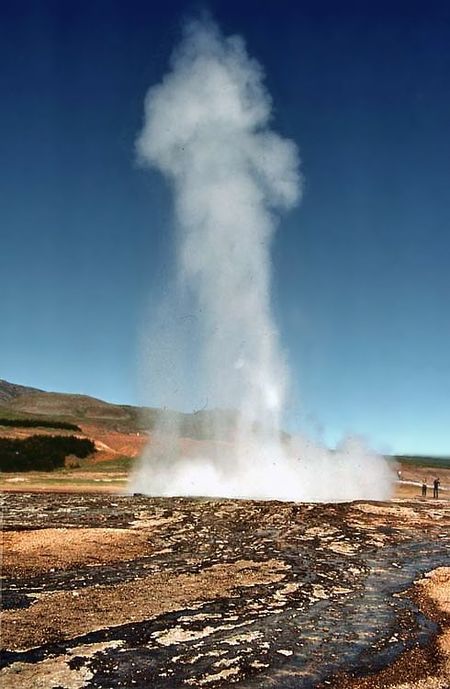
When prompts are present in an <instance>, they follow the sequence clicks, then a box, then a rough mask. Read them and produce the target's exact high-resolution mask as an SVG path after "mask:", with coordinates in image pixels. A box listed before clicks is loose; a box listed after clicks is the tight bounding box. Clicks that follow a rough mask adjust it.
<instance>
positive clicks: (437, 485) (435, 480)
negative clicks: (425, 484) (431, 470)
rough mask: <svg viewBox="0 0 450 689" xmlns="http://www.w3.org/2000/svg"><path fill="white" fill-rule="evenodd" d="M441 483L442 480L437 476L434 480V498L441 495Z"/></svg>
mask: <svg viewBox="0 0 450 689" xmlns="http://www.w3.org/2000/svg"><path fill="white" fill-rule="evenodd" d="M439 484H440V481H439V479H438V477H437V476H436V478H435V479H434V481H433V498H438V497H439Z"/></svg>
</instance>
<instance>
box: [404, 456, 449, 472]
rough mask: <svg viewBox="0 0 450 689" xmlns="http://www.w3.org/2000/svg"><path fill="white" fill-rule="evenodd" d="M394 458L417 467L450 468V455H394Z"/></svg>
mask: <svg viewBox="0 0 450 689" xmlns="http://www.w3.org/2000/svg"><path fill="white" fill-rule="evenodd" d="M391 459H393V460H395V461H397V462H401V463H402V464H410V465H411V466H415V467H431V468H433V469H450V457H426V456H421V455H417V456H415V455H393V456H392V458H391Z"/></svg>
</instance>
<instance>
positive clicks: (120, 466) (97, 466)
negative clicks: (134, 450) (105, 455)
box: [65, 455, 135, 474]
mask: <svg viewBox="0 0 450 689" xmlns="http://www.w3.org/2000/svg"><path fill="white" fill-rule="evenodd" d="M134 461H135V460H134V458H133V457H126V456H125V455H124V456H122V457H115V458H114V459H110V460H107V461H105V462H86V461H80V463H79V466H78V467H76V468H74V469H72V470H71V472H73V473H76V472H77V471H83V472H89V473H94V474H99V473H103V472H114V471H118V472H128V471H130V470H131V469H132V467H133V464H134ZM65 471H67V469H66V470H65Z"/></svg>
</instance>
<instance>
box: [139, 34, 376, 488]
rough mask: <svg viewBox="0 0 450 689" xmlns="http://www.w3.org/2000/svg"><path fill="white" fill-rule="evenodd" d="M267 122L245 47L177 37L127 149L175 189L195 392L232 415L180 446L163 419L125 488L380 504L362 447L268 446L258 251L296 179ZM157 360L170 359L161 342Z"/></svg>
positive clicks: (267, 319)
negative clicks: (200, 439) (199, 439)
mask: <svg viewBox="0 0 450 689" xmlns="http://www.w3.org/2000/svg"><path fill="white" fill-rule="evenodd" d="M271 110H272V105H271V98H270V96H269V94H268V92H267V91H266V89H265V87H264V85H263V73H262V70H261V67H260V65H259V64H258V63H257V62H256V61H255V60H252V59H251V58H249V57H248V55H247V53H246V49H245V45H244V42H243V40H242V39H241V38H240V37H238V36H232V37H230V38H224V37H223V36H222V35H221V34H220V32H219V30H218V28H217V26H216V25H214V24H212V23H211V22H204V21H197V22H192V23H190V24H189V25H188V26H187V27H186V29H185V35H184V39H183V41H182V43H181V45H180V46H179V48H178V49H177V51H176V52H175V53H174V55H173V57H172V62H171V71H170V72H169V73H168V74H167V75H166V76H165V77H164V79H163V80H162V82H161V84H159V85H157V86H154V87H152V88H151V89H150V90H149V92H148V94H147V97H146V102H145V123H144V127H143V130H142V132H141V134H140V136H139V138H138V141H137V150H138V155H139V158H140V160H141V161H142V163H144V164H145V165H148V166H150V167H154V168H156V169H158V170H160V171H161V172H162V173H163V174H164V175H165V176H166V177H167V178H168V179H169V180H170V182H171V185H172V188H173V194H174V199H175V217H176V224H177V277H178V290H179V294H180V295H183V294H184V297H183V298H185V297H186V294H188V295H189V298H190V299H191V301H192V302H193V304H194V306H193V309H194V311H195V314H196V316H198V320H199V321H200V323H199V330H200V334H199V337H200V344H198V345H197V348H196V349H197V351H196V354H197V355H198V357H199V361H200V365H199V366H198V371H197V372H196V387H197V390H201V391H202V394H204V395H205V397H206V399H207V400H208V406H209V407H211V406H212V407H216V408H220V409H223V410H236V414H235V415H234V416H233V424H232V425H233V431H232V432H231V431H230V427H229V424H227V423H225V418H226V416H227V415H226V414H225V412H223V413H222V414H221V413H219V412H217V413H215V414H211V415H209V416H208V417H207V418H208V421H207V423H206V422H205V423H206V425H207V426H208V427H207V428H206V425H205V427H204V429H203V430H204V432H205V434H206V436H207V437H208V438H209V439H211V440H212V441H216V442H208V443H203V444H201V443H190V445H189V447H188V446H187V445H186V442H184V443H180V442H178V438H177V436H178V435H183V433H182V431H181V430H180V428H179V427H178V428H177V425H178V424H173V423H171V422H170V423H168V421H167V416H165V417H163V421H162V423H161V424H160V428H159V432H158V434H157V437H156V439H155V440H154V442H153V443H152V444H151V445H149V447H148V448H147V450H146V452H145V453H144V457H143V458H142V461H141V463H140V465H139V467H138V469H137V471H136V472H135V475H134V477H133V479H132V484H133V490H139V491H142V492H147V493H150V494H153V495H217V496H228V497H236V496H238V497H255V498H279V499H315V500H327V499H350V498H352V497H360V498H362V497H366V498H367V497H373V498H378V497H384V496H385V495H386V493H387V492H388V484H389V481H388V478H387V470H386V468H385V466H384V463H383V460H382V459H381V458H377V457H374V456H372V455H370V453H367V452H366V451H365V450H364V449H363V448H362V447H361V446H360V445H357V444H355V443H353V444H351V447H350V444H347V445H346V446H345V447H343V449H342V450H341V451H339V452H337V453H333V454H330V453H329V452H328V451H327V450H325V449H324V448H317V447H313V446H311V445H309V444H307V443H305V442H304V441H301V440H296V441H295V443H294V442H293V441H291V442H290V443H287V442H286V441H283V440H282V439H281V437H280V432H279V429H280V428H281V422H282V411H283V403H284V397H285V388H286V380H287V375H286V366H285V363H284V361H283V357H282V356H281V353H280V347H279V343H278V334H277V330H276V328H275V325H274V322H273V318H272V315H271V304H270V269H271V266H270V244H271V239H272V236H273V233H274V230H275V228H276V224H277V217H276V211H277V210H284V209H288V208H290V207H292V206H293V205H294V204H295V203H296V202H297V201H298V200H299V197H300V188H301V178H300V175H299V171H298V165H299V160H298V155H297V149H296V146H295V144H294V143H293V142H292V141H289V140H286V139H283V138H281V137H280V136H279V135H277V134H276V133H274V132H273V131H271V130H270V128H269V124H270V119H271ZM165 327H166V329H167V323H166V324H165ZM169 331H170V327H169ZM176 337H177V332H176V329H173V331H172V340H173V339H175V338H176ZM170 339H171V338H170V337H169V341H170ZM159 342H161V340H159ZM187 346H188V345H187V343H186V347H187ZM163 348H164V351H165V353H164V354H163V358H166V359H167V358H169V359H170V358H171V357H172V356H173V348H174V345H173V342H169V344H168V345H166V346H165V347H163ZM180 380H181V379H180ZM166 383H167V385H169V380H168V379H166ZM228 416H229V415H228ZM172 418H173V417H172ZM202 418H203V419H204V418H206V415H203V416H202ZM174 426H175V427H174ZM227 431H228V435H227ZM225 438H226V442H225V441H224V439H225Z"/></svg>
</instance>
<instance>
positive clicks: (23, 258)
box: [0, 0, 450, 454]
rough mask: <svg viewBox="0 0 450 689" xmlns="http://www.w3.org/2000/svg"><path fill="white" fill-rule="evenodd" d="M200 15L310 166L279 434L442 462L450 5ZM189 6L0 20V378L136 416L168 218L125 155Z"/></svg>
mask: <svg viewBox="0 0 450 689" xmlns="http://www.w3.org/2000/svg"><path fill="white" fill-rule="evenodd" d="M205 6H206V7H208V8H209V10H210V11H211V13H212V15H213V16H214V17H215V19H216V20H217V21H218V22H219V24H220V25H221V27H222V29H223V31H224V32H225V33H227V34H228V33H241V34H242V35H243V36H244V37H245V39H246V41H247V45H248V50H249V52H250V54H251V55H253V56H255V57H256V58H257V59H258V60H259V61H260V62H261V63H262V64H263V65H264V67H265V70H266V73H267V85H268V88H269V90H270V92H271V93H272V95H273V98H274V103H275V119H274V127H275V128H276V129H277V130H278V131H279V132H280V133H281V134H282V135H284V136H288V137H291V138H293V139H294V140H295V141H296V142H297V143H298V145H299V146H300V151H301V156H302V161H303V171H304V174H305V178H306V189H305V195H304V200H303V203H302V205H301V206H300V207H299V208H298V209H296V210H295V211H294V212H292V213H291V214H290V215H289V216H288V217H286V218H284V219H283V222H282V224H281V227H280V229H279V233H278V235H277V238H276V241H275V244H274V309H275V312H276V317H277V320H278V323H279V326H280V330H281V334H282V340H283V345H284V347H285V348H286V349H287V350H288V352H289V359H290V363H291V367H292V378H293V382H294V386H295V387H296V388H297V389H298V400H297V403H298V406H297V404H293V405H291V407H290V409H289V410H288V418H287V421H286V423H287V424H288V426H289V427H290V428H291V429H295V428H305V427H306V428H309V430H310V431H311V430H313V429H316V431H317V432H319V431H320V432H322V433H323V437H324V438H325V440H326V441H327V442H329V443H331V444H333V443H334V442H335V441H336V440H337V439H338V438H339V437H340V436H341V435H342V433H344V432H347V431H351V432H356V433H360V434H363V435H365V436H367V438H368V439H369V440H370V441H371V442H372V443H373V445H374V446H375V447H376V448H378V449H382V450H391V451H398V452H402V451H404V452H424V453H425V452H427V453H445V454H450V313H449V306H450V271H449V266H450V88H449V87H450V5H449V4H448V3H447V2H440V3H436V2H426V3H425V2H420V3H414V2H409V3H383V2H370V1H369V2H365V3H360V2H354V3H350V2H345V1H344V2H339V3H338V2H329V3H326V2H312V1H311V2H296V3H293V2H288V1H280V2H269V1H264V0H240V1H237V0H212V1H211V2H209V3H207V4H206V5H205V4H202V6H201V7H205ZM198 8H199V5H198V4H197V3H186V2H185V3H183V2H169V1H167V2H165V3H162V2H158V3H156V2H155V3H152V2H148V1H146V2H137V1H133V0H129V1H128V2H124V1H123V0H120V1H118V0H107V1H106V0H104V1H99V0H90V1H89V2H87V1H85V0H78V1H77V2H73V1H72V0H65V1H64V2H60V1H59V2H58V1H56V0H55V1H54V2H50V1H47V2H44V1H41V2H39V1H38V0H35V1H34V2H31V1H28V2H27V0H24V1H23V2H20V3H13V2H12V1H10V2H6V3H3V4H2V20H1V24H2V26H1V29H0V31H1V33H2V35H1V39H0V60H1V62H0V64H1V65H2V70H1V71H2V77H1V79H2V96H3V98H2V107H1V108H0V121H1V131H2V156H1V160H2V165H1V169H0V175H1V180H0V188H1V192H2V202H1V206H0V207H1V211H0V213H1V250H0V295H1V296H0V318H1V320H0V323H1V337H0V363H1V367H0V377H2V378H6V379H8V380H11V381H14V382H17V383H22V384H25V385H34V386H37V387H42V388H45V389H51V390H60V391H67V392H83V393H87V394H91V395H95V396H97V397H101V398H104V399H107V400H111V401H115V402H126V403H138V402H139V401H140V400H139V395H138V392H137V391H138V385H137V379H138V374H139V371H138V365H137V362H138V341H139V333H140V331H141V329H142V327H143V325H144V324H145V321H146V319H147V318H148V317H149V314H150V317H151V313H152V312H151V308H149V303H152V302H153V301H155V300H157V298H158V296H159V295H161V294H162V293H164V290H165V284H166V278H167V266H168V265H169V259H170V226H171V206H170V195H169V192H168V190H167V188H166V187H165V185H164V182H163V181H162V180H161V179H160V178H159V177H158V176H157V175H156V174H149V173H148V172H145V171H142V170H140V169H139V168H138V167H137V166H136V164H135V156H134V140H135V137H136V135H137V132H138V131H139V128H140V126H141V123H142V116H143V99H144V95H145V93H146V90H147V89H148V87H149V86H150V85H151V84H153V83H156V82H158V81H159V80H160V79H161V77H162V75H163V73H164V71H165V70H166V69H167V62H168V58H169V55H170V52H171V50H172V48H173V46H174V44H175V43H176V42H177V41H178V38H179V36H180V25H181V22H182V20H183V18H184V17H186V16H188V15H190V14H192V13H193V12H195V11H196V10H197V9H198ZM181 115H182V113H180V116H181Z"/></svg>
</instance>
